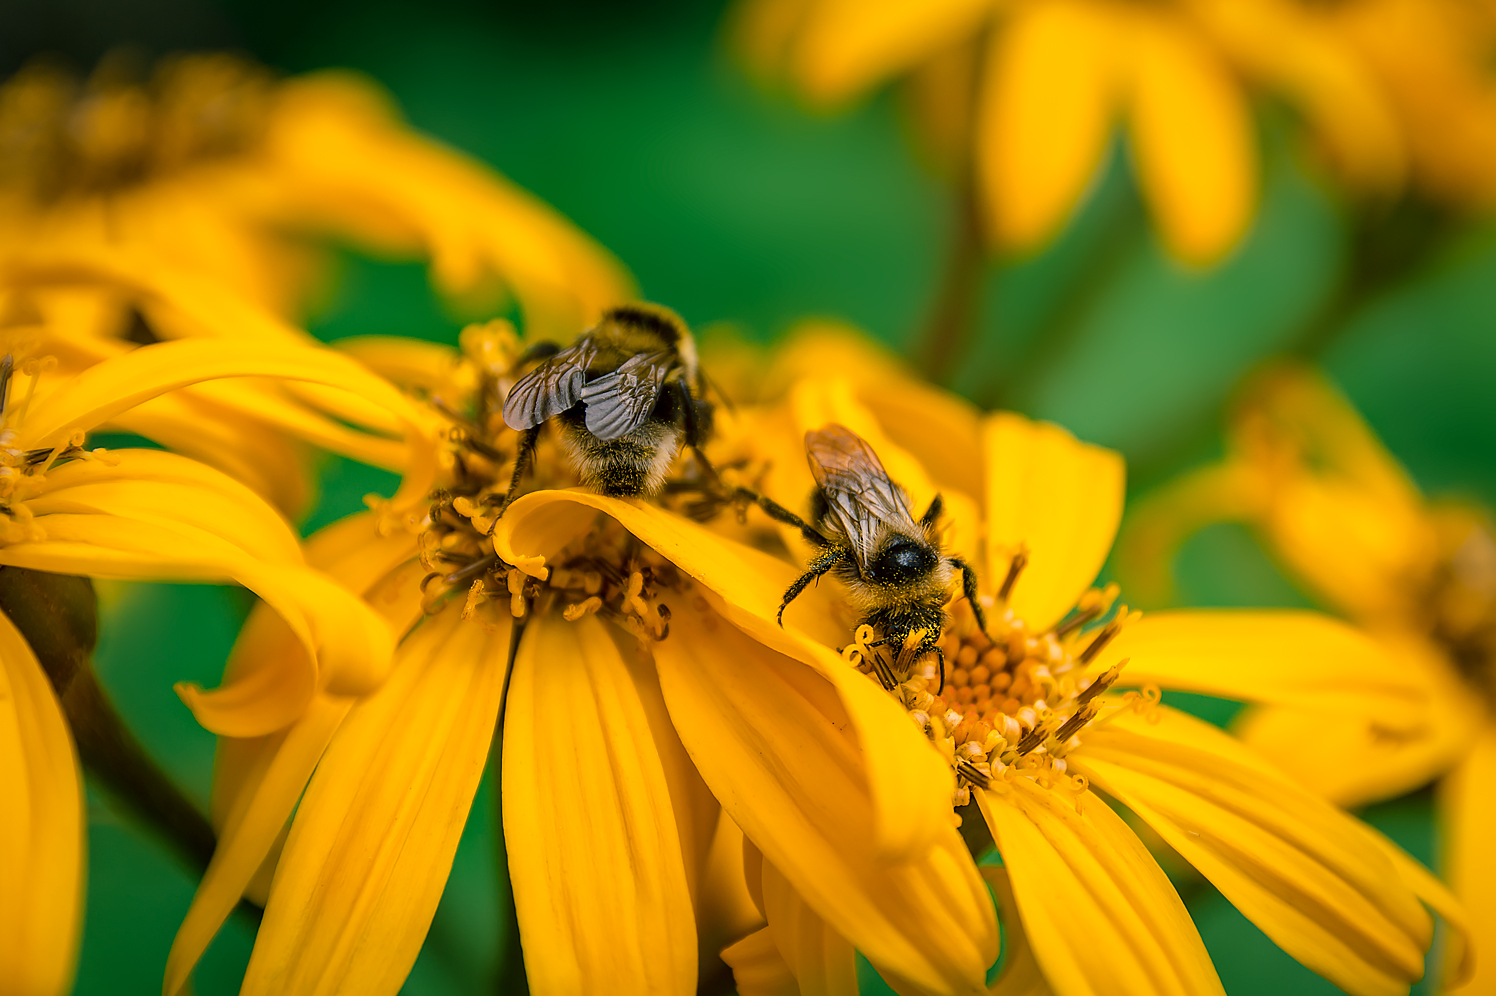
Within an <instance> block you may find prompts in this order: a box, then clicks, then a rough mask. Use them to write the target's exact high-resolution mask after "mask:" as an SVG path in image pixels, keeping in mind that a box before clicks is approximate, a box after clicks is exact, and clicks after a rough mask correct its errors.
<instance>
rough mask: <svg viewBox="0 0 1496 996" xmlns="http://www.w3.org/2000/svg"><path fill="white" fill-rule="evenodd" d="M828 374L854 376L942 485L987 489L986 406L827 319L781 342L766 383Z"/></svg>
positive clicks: (972, 491)
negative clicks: (982, 450) (981, 453)
mask: <svg viewBox="0 0 1496 996" xmlns="http://www.w3.org/2000/svg"><path fill="white" fill-rule="evenodd" d="M828 372H834V373H835V375H836V376H837V377H845V378H847V379H848V380H850V381H851V382H852V385H853V391H854V393H855V395H856V399H857V401H858V402H860V403H861V404H862V405H863V406H865V407H866V408H867V409H868V410H869V411H871V412H872V413H873V415H874V417H875V418H876V419H877V421H878V425H879V427H880V428H881V429H882V431H883V433H884V435H885V436H887V438H888V439H890V440H892V441H893V442H894V443H895V444H896V445H898V446H901V447H903V449H904V450H906V451H907V452H908V453H910V454H912V455H913V456H914V458H915V459H916V460H918V461H919V463H920V465H921V466H922V467H923V468H924V469H925V471H926V472H927V473H928V474H929V475H930V476H931V477H932V478H933V479H934V481H935V482H936V484H938V485H939V486H940V487H941V488H942V489H947V490H952V491H959V492H961V493H963V494H967V495H978V494H980V493H981V491H982V468H981V467H980V466H979V465H978V463H977V461H975V460H973V459H972V458H971V455H972V454H973V453H975V452H977V450H978V447H979V439H980V425H979V423H980V421H981V412H980V411H978V410H977V407H976V406H975V405H973V404H972V403H971V402H969V401H967V400H966V399H965V398H962V397H960V396H959V395H956V394H952V393H951V392H950V391H946V390H943V389H941V388H938V387H935V386H934V385H932V384H930V383H928V382H927V381H924V380H922V379H920V378H919V377H918V376H917V375H916V374H915V373H914V372H913V371H912V370H911V369H910V368H909V365H908V361H907V360H904V359H903V358H901V357H899V356H897V355H896V354H894V353H892V352H889V351H888V350H887V349H884V348H883V347H881V346H880V345H878V344H877V343H875V342H873V341H872V340H870V339H869V338H868V337H867V334H866V333H864V332H861V331H859V330H858V329H856V328H853V327H852V326H849V325H845V324H842V323H839V322H834V321H829V320H827V319H807V320H806V321H803V322H800V323H798V324H796V325H795V326H794V327H793V328H792V329H791V330H790V331H789V333H788V334H787V336H786V339H785V341H784V342H782V343H780V344H778V345H776V346H775V348H774V365H773V368H772V369H771V370H770V371H769V372H768V373H767V374H766V375H765V376H764V377H763V381H764V384H765V390H766V391H767V392H770V395H772V393H773V392H775V391H776V390H778V389H784V388H788V387H789V386H791V385H793V384H794V383H795V382H797V381H800V380H803V379H805V378H812V377H825V376H826V375H827V373H828ZM797 442H798V441H797ZM797 448H800V447H797ZM797 462H801V463H803V462H804V460H803V457H801V458H800V459H799V460H798V461H797Z"/></svg>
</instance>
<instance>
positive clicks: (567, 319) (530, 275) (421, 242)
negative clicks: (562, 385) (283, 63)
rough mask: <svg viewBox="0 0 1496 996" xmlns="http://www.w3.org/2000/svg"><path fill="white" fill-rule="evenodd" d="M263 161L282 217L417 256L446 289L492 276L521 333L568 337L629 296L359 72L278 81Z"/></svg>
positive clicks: (588, 254) (585, 251) (456, 290)
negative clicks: (520, 318) (520, 315)
mask: <svg viewBox="0 0 1496 996" xmlns="http://www.w3.org/2000/svg"><path fill="white" fill-rule="evenodd" d="M265 156H266V160H267V165H268V167H269V169H270V170H271V171H272V175H275V176H277V178H278V179H279V181H280V186H279V190H278V192H279V193H280V194H281V195H282V197H283V203H281V204H279V205H278V206H277V207H278V209H279V211H280V212H281V213H282V215H283V218H282V220H283V221H286V222H294V223H300V224H302V225H305V224H307V223H312V224H320V225H322V226H325V227H327V228H331V229H333V230H335V231H339V232H342V233H346V234H347V235H349V236H352V237H354V238H356V239H359V240H361V241H364V242H366V243H368V244H372V245H373V246H376V247H382V248H385V249H386V250H393V251H396V252H412V251H415V252H423V253H424V254H425V255H427V256H428V257H429V258H430V260H431V270H432V276H433V279H434V282H435V283H436V284H437V286H438V287H439V288H441V289H442V290H443V291H445V292H447V293H451V294H457V295H463V296H466V297H472V296H473V295H475V294H476V295H479V297H480V298H482V297H485V296H488V295H486V294H485V293H484V292H485V291H487V290H488V289H489V288H488V286H487V285H489V284H492V283H493V281H494V280H495V279H496V278H497V279H498V280H500V281H502V282H503V283H504V284H505V285H507V287H508V289H509V290H510V291H511V292H512V293H513V296H514V297H516V298H517V299H518V300H519V302H520V304H521V307H522V309H523V311H524V317H525V324H526V329H527V331H529V332H531V333H535V334H539V335H542V336H545V337H551V338H557V337H569V336H571V335H574V334H575V332H576V330H577V329H580V328H585V327H586V326H588V325H590V324H592V323H593V322H595V321H596V320H597V318H598V317H599V316H600V315H601V313H602V311H603V309H604V308H606V307H608V306H610V305H613V304H616V303H618V302H620V301H625V300H629V299H630V298H632V297H634V296H635V295H634V293H633V290H632V285H631V281H630V280H629V277H628V275H627V274H626V273H625V272H624V270H623V268H622V267H621V266H620V265H619V264H618V262H617V261H616V260H614V259H613V258H612V257H611V256H609V255H608V254H607V252H606V251H605V250H603V249H602V248H601V247H600V246H598V245H597V244H596V243H594V242H593V241H592V240H591V239H589V238H588V237H587V236H586V235H584V234H583V233H582V232H580V231H579V230H577V229H576V228H575V227H573V226H572V225H571V224H570V223H568V222H567V221H566V220H565V219H563V218H562V217H561V216H560V215H558V214H557V213H556V212H555V211H554V210H553V209H551V208H550V207H548V206H546V205H545V204H542V203H541V202H540V201H539V200H538V199H536V198H535V197H533V196H531V195H530V194H529V193H527V192H525V191H523V190H520V189H519V188H518V187H515V186H514V185H513V184H511V183H510V182H509V181H508V180H506V179H505V178H503V177H501V176H499V175H498V174H496V173H494V172H493V171H492V170H490V169H487V168H486V167H484V166H482V165H481V164H479V163H477V162H474V161H472V160H469V159H467V158H466V157H464V156H461V155H459V154H458V153H456V152H454V151H453V150H451V149H447V148H443V147H441V146H438V145H436V144H435V143H433V142H431V141H429V140H427V139H424V138H422V137H420V136H418V135H415V134H412V133H411V132H410V131H409V130H408V129H406V128H405V127H403V126H402V125H401V124H400V123H399V121H398V120H397V118H396V117H395V115H394V113H393V112H392V110H391V107H390V102H389V100H388V98H387V97H386V95H384V94H382V93H380V92H379V91H377V90H376V89H375V88H374V87H373V86H372V85H371V84H370V83H369V82H368V81H367V80H365V79H362V78H360V77H356V76H353V75H351V74H348V73H338V72H327V73H320V74H316V75H311V76H305V77H302V78H300V79H297V80H294V81H292V82H290V83H288V84H286V85H284V86H283V87H282V88H281V91H280V93H279V95H278V101H277V107H276V110H275V114H274V117H273V119H272V122H271V128H270V131H269V134H268V135H267V136H266V139H265ZM489 303H492V302H491V298H490V301H489Z"/></svg>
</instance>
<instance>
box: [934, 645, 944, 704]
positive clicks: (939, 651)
mask: <svg viewBox="0 0 1496 996" xmlns="http://www.w3.org/2000/svg"><path fill="white" fill-rule="evenodd" d="M935 659H936V660H938V661H940V684H939V685H936V686H935V694H936V695H939V694H940V693H941V692H943V691H945V648H944V647H936V648H935Z"/></svg>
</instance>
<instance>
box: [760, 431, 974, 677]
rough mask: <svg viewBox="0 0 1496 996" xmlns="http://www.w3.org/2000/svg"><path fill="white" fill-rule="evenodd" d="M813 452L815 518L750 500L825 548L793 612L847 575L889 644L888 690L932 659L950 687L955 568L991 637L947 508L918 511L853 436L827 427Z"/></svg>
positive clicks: (856, 601)
mask: <svg viewBox="0 0 1496 996" xmlns="http://www.w3.org/2000/svg"><path fill="white" fill-rule="evenodd" d="M805 455H806V458H807V459H808V460H809V462H810V471H811V473H812V474H813V475H815V482H816V489H815V492H814V493H813V494H812V496H811V522H808V523H807V522H806V521H805V520H803V519H801V518H800V517H799V516H798V515H796V514H795V513H793V512H791V511H789V510H788V509H786V508H784V507H783V506H781V505H778V504H776V503H775V502H773V501H771V500H770V499H768V498H765V497H763V496H760V495H750V497H752V498H753V500H754V501H755V502H757V504H759V505H760V506H761V507H762V508H763V509H764V510H765V511H766V512H767V513H768V514H769V515H770V516H772V517H773V518H775V519H778V520H779V521H781V522H786V523H789V524H790V525H793V526H796V527H798V528H799V529H800V532H801V534H802V535H803V536H804V537H805V538H806V540H808V541H809V542H810V543H811V544H813V545H814V546H816V547H817V548H818V552H817V553H816V555H815V557H814V558H813V559H812V560H811V562H810V563H809V565H807V566H806V569H805V573H804V574H802V575H800V577H798V578H797V579H795V582H794V583H793V584H791V585H790V586H789V589H788V590H787V591H785V593H784V600H783V602H781V603H780V606H779V621H780V625H783V624H784V610H785V608H787V607H788V606H789V604H790V603H791V602H793V601H794V600H795V598H796V597H797V596H798V595H799V594H800V593H801V592H802V591H804V590H805V588H806V586H807V585H809V584H810V583H811V582H813V581H815V580H817V579H819V578H820V577H821V575H823V574H826V573H828V572H831V573H834V575H835V576H836V577H838V578H840V579H841V580H842V581H843V582H844V583H845V584H846V586H847V590H848V592H849V593H850V594H851V600H852V604H853V606H854V607H855V608H856V609H857V611H858V612H859V613H860V614H861V615H862V617H863V622H864V623H866V624H867V625H869V626H871V627H872V628H873V629H874V630H875V631H876V632H877V634H878V636H879V639H877V640H876V641H874V642H873V643H871V644H869V646H888V647H890V649H891V650H892V651H893V654H894V661H893V665H892V667H890V666H889V664H888V663H887V662H886V661H883V660H882V658H881V656H880V657H879V658H877V659H875V661H874V662H873V663H874V667H875V668H876V669H877V671H878V676H879V678H880V679H881V680H882V682H883V684H884V686H885V687H888V688H892V687H894V685H895V684H897V678H896V675H907V674H908V672H909V670H910V669H911V668H912V667H913V666H914V664H915V663H916V662H917V661H919V659H920V658H922V657H924V656H925V655H926V654H928V653H932V652H933V653H934V654H936V655H937V656H938V657H939V659H940V683H941V686H942V687H944V685H945V652H944V651H943V650H942V649H941V647H940V635H941V632H942V631H943V630H944V628H945V605H946V603H947V602H948V601H949V600H950V585H951V579H952V577H953V575H954V572H956V571H960V572H961V579H962V584H961V587H962V591H963V592H964V593H965V595H966V600H967V601H968V602H969V603H971V609H972V612H973V613H975V614H976V618H977V624H978V625H979V626H981V627H982V629H983V630H984V631H985V630H986V628H987V623H986V619H985V618H984V616H983V613H982V606H981V603H979V602H978V601H977V578H976V573H975V572H974V571H973V570H972V569H971V566H970V565H968V564H967V563H966V562H965V561H964V560H962V559H961V558H960V557H956V556H947V555H946V554H945V552H944V551H943V550H942V549H941V547H940V539H939V535H938V533H937V529H936V523H937V522H938V520H939V519H940V513H941V510H942V508H943V505H942V502H941V500H940V496H939V495H936V496H935V499H934V500H933V501H932V502H930V507H929V508H928V509H926V510H925V514H924V515H922V516H921V517H920V518H919V520H918V521H916V520H915V518H914V515H913V513H912V512H910V510H909V495H908V493H907V492H906V491H905V490H904V489H903V488H901V487H900V486H899V485H897V484H895V483H894V482H893V481H891V480H890V479H889V477H888V472H887V471H886V470H884V469H883V463H882V461H880V460H879V459H878V455H877V454H876V453H874V452H873V450H872V447H870V446H868V444H867V443H866V442H865V441H864V440H863V439H862V437H860V436H858V435H857V434H856V433H854V432H853V431H852V430H850V429H848V428H846V427H845V426H841V425H835V424H833V425H827V426H825V427H823V428H820V429H813V430H811V431H810V432H807V433H806V434H805Z"/></svg>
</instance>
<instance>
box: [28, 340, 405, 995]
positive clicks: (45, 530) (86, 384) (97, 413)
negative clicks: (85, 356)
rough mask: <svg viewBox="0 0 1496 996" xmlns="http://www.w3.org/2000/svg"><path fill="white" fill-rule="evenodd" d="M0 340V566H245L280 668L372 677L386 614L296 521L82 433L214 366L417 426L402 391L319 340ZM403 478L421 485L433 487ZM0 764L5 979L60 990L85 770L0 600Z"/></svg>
mask: <svg viewBox="0 0 1496 996" xmlns="http://www.w3.org/2000/svg"><path fill="white" fill-rule="evenodd" d="M22 331H24V330H22ZM0 346H3V347H4V348H3V349H0V354H3V355H0V569H7V568H8V569H14V568H22V569H28V570H32V571H42V572H49V573H53V574H65V575H83V576H86V577H94V578H112V579H129V580H189V581H220V582H222V581H234V582H237V583H239V584H242V585H244V586H246V587H248V588H250V589H251V590H253V591H254V592H256V593H257V594H258V595H259V596H260V597H261V598H263V599H264V601H265V603H266V605H268V606H271V607H273V609H272V611H274V612H276V613H279V617H280V618H281V619H282V620H284V623H285V624H286V625H287V626H288V627H289V628H288V632H290V633H292V634H293V637H292V646H291V647H290V648H288V649H289V654H290V657H289V666H288V667H287V668H286V674H288V675H296V676H298V677H299V678H300V679H301V680H302V681H304V682H305V683H307V684H309V685H311V686H313V687H316V688H321V689H328V690H331V691H334V692H340V693H342V694H355V693H360V692H367V691H368V690H370V689H372V688H373V687H375V686H377V685H378V684H379V682H380V681H381V680H382V679H383V676H384V673H385V671H386V670H387V669H388V666H389V663H390V659H391V656H392V654H393V650H394V645H393V640H392V638H391V636H390V633H389V631H388V629H387V628H386V627H385V626H384V625H383V623H382V622H381V621H380V620H379V619H378V617H377V616H376V615H375V614H374V612H373V611H372V610H371V609H370V608H369V607H368V606H367V605H366V604H365V603H363V602H362V601H360V600H359V599H357V598H356V597H353V596H352V595H350V594H349V593H348V592H346V591H345V590H344V589H342V588H340V587H338V585H336V584H335V583H333V582H332V581H331V580H330V579H328V578H327V577H325V576H324V575H322V574H320V573H319V572H317V571H316V570H314V569H312V568H310V567H308V566H307V565H306V563H305V561H304V559H303V557H302V553H301V548H300V545H299V542H298V540H297V537H296V534H295V532H294V531H293V530H292V529H291V527H290V525H289V524H288V523H287V522H286V521H285V519H284V518H283V517H282V516H281V515H280V514H279V513H278V512H277V511H276V510H275V509H273V508H272V507H270V506H269V505H267V504H266V503H265V502H264V500H263V499H261V498H260V497H259V496H257V495H256V494H255V493H253V492H252V491H251V490H249V489H248V488H246V487H245V486H244V485H242V484H240V483H238V482H236V481H234V480H232V479H230V478H229V477H227V476H226V475H224V474H223V473H221V472H219V471H217V470H214V469H213V468H211V467H207V466H204V465H202V464H199V463H196V462H194V461H192V460H190V459H187V458H185V457H182V456H179V455H177V454H173V453H165V452H159V451H154V450H118V451H107V452H106V451H104V450H101V449H88V448H86V447H85V446H84V439H85V434H86V433H87V432H88V431H90V430H91V429H93V428H94V427H95V426H97V425H98V424H99V423H101V422H103V421H105V420H107V419H110V418H112V417H115V416H117V415H119V414H120V413H122V412H124V411H126V410H127V409H129V408H130V407H131V406H134V405H137V404H141V403H144V402H147V401H149V400H150V399H152V398H158V397H161V396H163V395H165V394H167V393H168V392H170V391H172V390H174V389H176V388H178V387H181V386H182V385H186V384H192V383H195V382H199V381H204V380H208V379H213V378H221V377H245V376H260V377H266V376H273V377H280V378H286V379H288V380H294V381H300V382H304V383H309V384H317V385H322V386H324V387H326V388H330V389H336V390H338V391H344V392H353V393H355V394H356V395H358V396H360V397H362V398H364V399H366V400H367V401H368V403H371V404H376V405H377V404H384V405H387V406H389V410H390V412H391V413H392V414H393V415H394V416H395V417H396V418H402V417H403V418H404V419H405V420H407V422H408V423H409V424H410V425H411V427H412V435H416V434H418V433H419V431H420V430H419V427H418V423H417V422H416V421H415V420H414V416H415V415H416V412H415V411H414V410H413V409H412V408H411V406H410V405H409V404H408V403H407V402H406V401H405V399H404V398H403V397H402V396H400V395H399V394H398V393H396V392H394V391H393V390H391V389H390V388H389V387H388V386H387V385H385V384H384V383H383V382H381V381H379V380H378V379H377V378H375V377H373V376H372V375H370V374H369V373H367V372H366V371H365V370H363V369H362V368H361V367H359V366H358V365H357V364H355V363H354V362H352V361H350V360H348V359H347V358H346V357H342V356H339V355H337V354H335V353H332V352H330V351H328V350H322V349H307V348H304V347H298V348H295V349H292V348H286V347H281V348H265V347H260V348H254V347H251V346H248V345H243V344H233V343H227V344H225V343H216V342H209V341H198V342H188V343H168V344H159V345H154V346H147V347H144V348H141V349H138V350H135V351H133V352H131V353H128V354H125V355H123V356H118V357H114V358H111V359H106V360H104V361H102V362H100V363H97V364H95V365H94V366H92V367H90V368H89V369H88V370H87V371H86V372H84V373H82V374H80V375H77V376H59V375H58V373H57V371H56V364H55V361H53V358H51V357H43V358H38V357H35V356H31V355H28V354H27V353H26V352H23V350H24V349H25V348H26V347H27V346H28V342H27V338H26V337H25V336H24V335H23V334H20V333H18V331H17V329H15V328H9V329H6V330H4V331H3V332H0ZM18 359H19V362H18ZM48 381H52V382H53V383H52V384H50V385H49V384H48V383H47V382H48ZM59 381H60V383H58V382H59ZM412 466H414V467H416V468H417V469H419V468H420V464H419V463H415V464H412ZM410 483H411V486H412V488H414V489H415V490H416V493H418V494H419V493H421V492H423V491H424V490H425V489H426V487H428V486H429V484H428V482H425V481H421V480H420V479H419V478H418V477H417V478H415V479H412V481H411V482H410ZM19 622H20V625H21V628H23V629H24V628H29V627H31V626H34V625H37V620H34V619H27V618H21V619H20V620H19ZM207 697H208V698H210V699H211V698H212V696H211V695H209V696H207ZM0 773H3V778H0V784H3V786H4V791H5V796H6V798H5V803H4V806H3V807H0V841H3V846H0V978H3V979H4V980H5V983H4V986H3V988H5V989H6V990H7V991H15V992H22V993H28V994H32V993H35V994H62V993H66V992H68V991H70V989H71V978H72V972H73V958H74V955H75V953H76V949H77V944H78V932H79V928H80V926H81V917H80V913H81V908H82V903H81V901H82V897H83V848H84V832H83V807H82V798H83V797H82V780H81V773H80V771H79V768H78V760H77V756H76V752H75V750H74V747H73V743H72V739H71V737H70V736H69V733H68V728H67V723H66V720H65V719H64V716H63V712H62V708H61V706H60V704H59V701H58V697H57V694H56V692H54V689H53V687H52V685H51V684H50V683H49V681H48V676H47V675H46V674H45V673H44V672H43V670H42V667H41V665H40V663H39V662H38V660H37V657H36V655H35V653H33V651H32V648H31V647H30V646H29V645H28V643H27V641H26V639H25V638H24V637H23V635H22V633H21V631H20V630H19V629H18V628H17V625H16V623H15V622H13V621H12V620H11V619H9V618H6V617H5V615H4V614H3V613H0Z"/></svg>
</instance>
